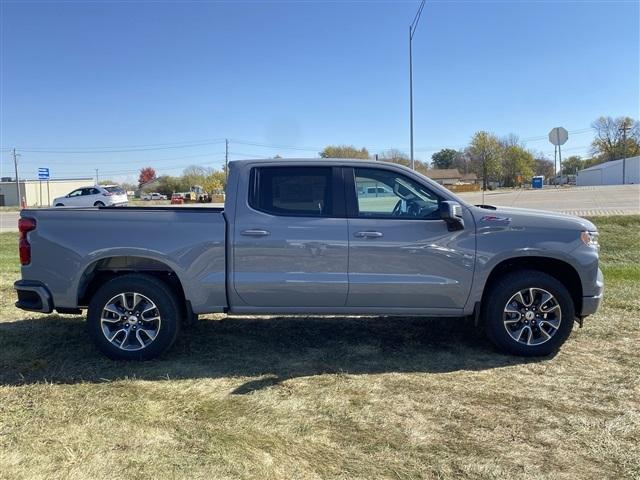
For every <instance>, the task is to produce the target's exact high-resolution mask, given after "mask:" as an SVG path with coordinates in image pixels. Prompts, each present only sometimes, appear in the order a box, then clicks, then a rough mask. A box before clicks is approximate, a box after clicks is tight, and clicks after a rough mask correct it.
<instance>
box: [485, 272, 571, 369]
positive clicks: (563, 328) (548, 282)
mask: <svg viewBox="0 0 640 480" xmlns="http://www.w3.org/2000/svg"><path fill="white" fill-rule="evenodd" d="M526 288H540V289H543V290H546V291H548V292H549V293H551V294H552V295H553V296H554V297H555V298H556V300H557V301H558V303H559V305H560V309H561V314H562V317H561V322H560V327H559V329H558V331H557V332H556V333H555V335H553V337H552V338H551V339H549V340H548V341H546V342H544V343H542V344H540V345H526V344H523V343H520V342H517V341H516V340H514V339H513V338H512V337H511V336H510V335H509V333H508V332H507V330H506V328H505V326H504V322H503V313H504V307H505V305H506V304H507V302H508V301H509V299H510V298H511V297H512V296H513V295H514V294H516V293H517V292H519V291H520V290H524V289H526ZM574 318H575V309H574V304H573V300H572V298H571V295H570V293H569V291H568V290H567V288H566V287H565V286H564V285H563V284H562V283H561V282H560V281H558V280H557V279H555V278H554V277H552V276H551V275H548V274H546V273H543V272H537V271H529V270H528V271H522V272H514V273H511V274H508V275H505V276H504V277H502V278H501V279H500V280H499V281H498V282H497V283H495V284H494V285H493V286H492V288H491V291H490V293H489V295H488V297H487V301H486V307H485V309H484V322H485V330H486V332H487V335H488V337H489V339H490V340H491V341H492V342H493V343H494V344H495V345H496V346H497V347H498V348H499V349H500V350H502V351H505V352H507V353H510V354H513V355H520V356H526V357H534V356H545V355H550V354H552V353H554V352H556V351H557V350H558V349H559V348H560V347H561V346H562V344H563V343H564V342H565V341H566V339H567V338H568V337H569V335H570V334H571V330H572V329H573V322H574Z"/></svg>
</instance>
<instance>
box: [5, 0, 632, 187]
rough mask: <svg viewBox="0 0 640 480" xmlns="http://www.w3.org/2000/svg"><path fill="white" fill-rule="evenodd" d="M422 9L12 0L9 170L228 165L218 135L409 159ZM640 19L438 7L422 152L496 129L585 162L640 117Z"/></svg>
mask: <svg viewBox="0 0 640 480" xmlns="http://www.w3.org/2000/svg"><path fill="white" fill-rule="evenodd" d="M418 4H419V2H418V1H408V2H400V1H398V2H373V1H369V2H356V1H351V2H346V1H345V2H342V1H333V2H328V1H327V2H322V1H314V2H287V1H280V2H231V1H229V2H137V3H136V2H118V1H108V2H107V1H105V2H101V1H97V2H73V1H67V2H30V1H21V2H7V1H2V3H1V5H2V7H1V8H2V12H1V14H2V18H1V23H2V24H1V27H2V46H1V54H2V60H1V61H2V64H1V77H2V78H1V81H2V84H1V86H0V93H1V95H2V98H1V105H0V107H1V117H0V120H1V122H2V123H1V127H0V134H1V138H0V143H1V145H0V149H1V150H2V151H1V152H0V155H1V159H2V164H1V170H2V171H1V172H0V174H1V175H2V176H10V175H13V165H12V161H11V156H10V152H9V149H10V148H13V147H17V148H18V151H19V153H20V154H21V157H20V164H21V171H22V172H21V176H25V177H29V178H32V177H35V176H36V170H37V167H40V166H43V167H44V166H46V167H50V168H51V171H52V174H53V176H55V177H69V176H74V177H78V176H87V175H88V176H92V175H94V169H95V168H99V169H100V171H101V176H102V177H103V178H104V177H110V178H117V179H120V180H124V179H133V178H135V177H136V173H135V172H136V171H137V170H138V169H139V168H140V167H141V166H144V165H151V166H154V167H155V168H156V169H157V170H158V172H159V173H160V174H161V173H171V174H175V173H179V172H180V171H181V170H182V168H184V167H185V166H187V165H190V164H199V165H207V166H214V167H220V166H221V165H222V163H223V161H224V142H223V141H222V139H224V138H230V139H231V145H230V151H231V158H232V159H238V158H251V157H260V156H273V155H276V154H279V155H281V156H287V157H292V156H295V157H311V156H316V155H317V152H318V151H319V149H321V148H322V147H323V146H325V145H327V144H342V143H346V144H353V145H355V146H357V147H363V146H364V147H367V148H368V149H369V150H370V151H371V153H376V152H380V151H382V150H384V149H387V148H392V147H393V148H399V149H401V150H404V151H406V152H408V151H409V120H408V112H409V104H408V51H407V48H408V38H407V37H408V27H409V24H410V23H411V20H412V19H413V15H414V14H415V11H416V8H417V7H418ZM639 17H640V9H639V2H638V1H627V2H616V1H589V2H579V1H565V2H563V1H516V0H514V1H502V2H486V1H473V2H472V1H427V4H426V7H425V9H424V12H423V15H422V19H421V21H420V24H419V27H418V30H417V33H416V35H415V38H414V108H415V145H416V157H417V158H421V159H429V158H430V157H431V154H432V153H433V152H434V151H435V150H438V149H440V148H442V147H453V148H459V147H462V146H464V145H465V144H466V143H467V142H468V141H469V138H470V137H471V135H472V134H473V133H474V132H475V131H477V130H480V129H484V130H488V131H491V132H494V133H496V134H499V135H506V134H508V133H515V134H517V135H519V136H520V138H522V139H525V140H527V146H528V147H530V148H532V149H536V150H541V151H545V152H550V155H551V158H553V147H552V146H551V145H550V144H549V143H548V141H546V134H547V133H548V131H549V130H550V129H551V128H552V127H554V126H558V125H562V126H564V127H565V128H567V130H569V131H570V132H571V133H570V138H569V141H568V143H567V144H566V146H565V156H566V155H570V154H585V153H587V152H588V145H589V142H590V140H591V132H590V131H589V126H590V124H591V122H592V121H593V120H594V119H595V118H596V117H597V116H599V115H611V116H620V115H630V116H633V117H635V118H637V117H638V116H639V114H638V112H639V109H640V106H639V82H640V79H639V56H640V55H639V42H640V40H639ZM251 144H259V145H251ZM270 146H276V148H271V147H270ZM291 147H296V148H295V149H294V148H291ZM38 150H40V151H38ZM43 150H44V151H43ZM131 150H134V151H131Z"/></svg>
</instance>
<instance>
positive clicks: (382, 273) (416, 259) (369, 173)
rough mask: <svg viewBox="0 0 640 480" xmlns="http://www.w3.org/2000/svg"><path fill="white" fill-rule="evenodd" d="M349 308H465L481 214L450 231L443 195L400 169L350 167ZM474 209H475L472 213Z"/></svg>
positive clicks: (348, 195) (348, 178) (347, 183)
mask: <svg viewBox="0 0 640 480" xmlns="http://www.w3.org/2000/svg"><path fill="white" fill-rule="evenodd" d="M344 175H345V184H346V195H347V202H348V205H349V208H348V215H349V245H350V246H349V297H348V300H347V305H348V306H349V307H363V308H366V307H387V308H389V307H394V308H419V309H434V310H445V309H462V308H463V306H464V304H465V303H466V300H467V297H468V295H469V291H470V289H471V281H472V277H473V267H474V259H475V237H474V235H473V230H474V229H473V220H472V219H471V218H470V217H468V218H467V217H465V218H467V224H466V228H465V229H463V230H459V231H453V232H451V231H449V230H448V228H447V224H446V223H445V222H444V221H443V220H441V219H440V212H439V201H440V200H441V199H440V198H439V196H438V195H437V194H436V193H435V192H433V191H431V190H430V189H429V187H428V184H427V183H426V182H425V183H424V184H422V183H421V182H419V181H418V180H417V179H415V178H409V176H406V175H404V174H403V173H401V172H398V171H397V170H394V169H385V168H383V167H382V166H381V167H380V168H345V169H344ZM467 215H468V214H467Z"/></svg>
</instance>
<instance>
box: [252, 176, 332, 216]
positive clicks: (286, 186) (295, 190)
mask: <svg viewBox="0 0 640 480" xmlns="http://www.w3.org/2000/svg"><path fill="white" fill-rule="evenodd" d="M333 178H334V176H333V169H332V167H311V166H309V167H298V166H291V167H255V168H253V169H252V170H251V179H250V190H249V205H250V206H251V208H253V209H254V210H258V211H261V212H265V213H269V214H271V215H281V216H305V217H331V216H334V203H335V202H334V187H333V186H334V180H333Z"/></svg>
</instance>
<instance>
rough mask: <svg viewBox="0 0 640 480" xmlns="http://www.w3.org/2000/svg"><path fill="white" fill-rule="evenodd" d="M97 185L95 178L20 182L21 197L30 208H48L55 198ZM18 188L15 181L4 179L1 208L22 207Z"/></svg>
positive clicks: (1, 188) (0, 189)
mask: <svg viewBox="0 0 640 480" xmlns="http://www.w3.org/2000/svg"><path fill="white" fill-rule="evenodd" d="M94 184H95V180H94V179H93V178H58V179H51V180H49V181H48V182H47V181H46V180H43V181H40V180H22V179H21V180H20V196H21V197H22V198H24V201H25V203H26V205H27V206H28V207H46V206H47V205H50V202H51V200H53V199H54V198H55V197H61V196H63V195H66V194H67V193H70V192H71V191H73V190H75V189H76V188H80V187H87V186H91V185H94ZM22 198H18V187H17V185H16V182H15V180H12V179H10V178H3V179H2V180H1V181H0V206H17V205H20V202H21V201H22Z"/></svg>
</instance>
